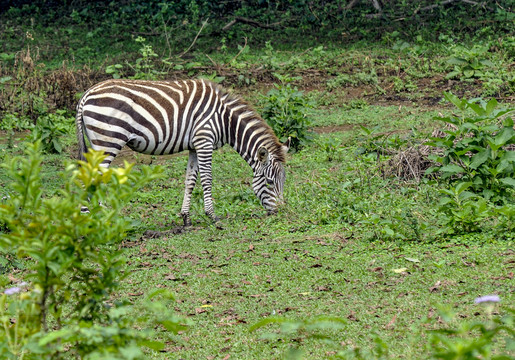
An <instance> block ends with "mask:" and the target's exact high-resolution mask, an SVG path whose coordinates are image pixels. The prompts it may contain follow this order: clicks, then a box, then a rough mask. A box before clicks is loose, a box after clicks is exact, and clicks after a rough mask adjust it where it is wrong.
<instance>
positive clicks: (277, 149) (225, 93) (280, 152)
mask: <svg viewBox="0 0 515 360" xmlns="http://www.w3.org/2000/svg"><path fill="white" fill-rule="evenodd" d="M211 85H212V86H213V88H214V89H215V91H216V92H217V93H218V94H219V96H220V97H221V98H223V97H226V99H225V101H226V102H230V103H233V104H231V107H241V106H243V107H242V108H241V109H239V110H238V111H237V112H238V113H249V114H251V115H250V116H249V117H248V119H252V120H258V121H259V122H260V125H259V126H261V127H263V128H264V129H265V131H264V134H265V135H266V136H267V137H268V139H267V140H268V141H267V142H266V148H267V150H268V152H269V153H270V154H271V155H272V156H273V157H274V158H275V159H276V160H277V161H279V162H281V163H284V162H285V161H286V151H285V150H284V147H283V144H281V142H280V141H279V139H278V138H277V136H276V135H275V133H274V131H273V130H272V128H271V127H270V125H268V123H267V122H266V121H265V120H264V119H263V118H262V117H261V116H260V115H259V114H258V112H257V111H256V110H255V109H254V108H253V107H252V106H251V105H250V104H249V103H248V102H247V101H245V100H244V99H243V98H242V97H240V96H238V95H235V94H233V93H232V92H231V91H229V90H228V89H226V88H224V87H222V86H220V85H219V84H216V83H211Z"/></svg>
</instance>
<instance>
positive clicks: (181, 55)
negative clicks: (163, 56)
mask: <svg viewBox="0 0 515 360" xmlns="http://www.w3.org/2000/svg"><path fill="white" fill-rule="evenodd" d="M208 20H209V18H207V19H206V21H204V22H203V23H202V26H201V27H200V30H199V31H198V33H197V35H196V36H195V39H193V42H192V43H191V45H190V46H189V48H187V49H186V50H184V51H183V52H182V53H181V54H180V55H179V56H178V57H180V58H181V57H183V56H184V55H185V54H186V53H187V52H188V51H190V49H191V48H192V47H193V45H195V43H196V42H197V39H198V37H199V35H200V33H201V32H202V29H204V27H205V26H206V25H207V21H208Z"/></svg>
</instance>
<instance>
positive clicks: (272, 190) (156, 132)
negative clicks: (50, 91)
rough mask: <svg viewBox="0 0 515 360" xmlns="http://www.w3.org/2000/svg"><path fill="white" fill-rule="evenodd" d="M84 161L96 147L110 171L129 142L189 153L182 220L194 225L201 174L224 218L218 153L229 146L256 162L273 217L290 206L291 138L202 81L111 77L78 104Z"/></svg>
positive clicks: (207, 195) (207, 198)
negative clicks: (214, 165) (217, 187)
mask: <svg viewBox="0 0 515 360" xmlns="http://www.w3.org/2000/svg"><path fill="white" fill-rule="evenodd" d="M76 126H77V140H78V144H79V158H80V159H81V160H84V159H85V158H84V153H85V152H87V151H88V148H87V145H86V141H85V138H88V140H89V143H90V146H91V148H92V149H94V150H97V151H103V152H104V154H105V155H106V158H105V160H104V161H103V162H102V164H101V166H103V167H106V168H108V167H109V165H110V164H111V162H112V161H113V159H114V158H115V157H116V155H117V154H118V153H119V152H120V150H121V149H122V148H123V147H124V146H125V145H127V146H128V147H129V148H131V149H132V150H134V151H137V152H139V153H143V154H153V155H166V154H174V153H178V152H181V151H185V150H189V157H188V165H187V170H186V180H185V190H184V199H183V202H182V207H181V212H180V214H181V216H182V219H183V222H184V226H185V227H186V226H191V219H190V204H191V195H192V192H193V189H194V187H195V184H196V182H197V177H198V175H199V174H200V182H201V184H202V189H203V195H204V196H203V197H204V210H205V213H206V214H207V215H208V216H209V217H210V218H211V219H212V220H213V221H214V222H217V221H218V220H219V218H218V217H217V216H216V215H215V212H214V209H213V200H212V197H211V184H212V172H211V162H212V156H213V151H214V150H216V149H218V148H220V147H222V146H224V145H225V144H229V145H230V146H232V147H233V148H234V149H235V150H236V151H237V152H238V153H239V154H240V155H241V157H242V158H243V159H244V160H245V161H246V162H247V163H248V164H249V165H250V167H251V168H252V170H253V173H254V177H253V181H252V187H253V190H254V193H255V194H256V196H257V197H258V199H259V200H260V202H261V204H262V205H263V207H264V208H265V209H266V210H268V213H274V212H275V211H276V209H277V206H278V204H279V203H282V202H283V187H284V183H285V180H286V175H285V169H284V163H285V157H286V153H287V152H288V150H289V147H290V139H288V140H287V141H286V142H285V143H284V144H282V143H281V142H280V141H279V139H278V138H277V136H276V135H275V134H274V132H273V130H272V129H271V127H270V126H269V125H268V124H267V123H266V122H265V121H264V120H263V119H262V118H261V117H260V116H259V115H258V114H257V113H256V112H255V111H254V110H253V109H252V108H251V107H250V106H249V105H248V104H247V103H246V102H245V101H244V100H243V99H242V98H240V97H238V96H235V95H232V94H231V93H230V92H228V91H227V90H225V89H224V88H222V87H221V86H219V85H217V84H215V83H213V82H210V81H207V80H203V79H197V80H180V81H145V80H120V79H117V80H107V81H104V82H101V83H98V84H96V85H94V86H92V87H91V88H90V89H88V90H87V91H86V92H85V93H84V95H83V96H82V97H81V99H80V100H79V103H78V105H77V116H76Z"/></svg>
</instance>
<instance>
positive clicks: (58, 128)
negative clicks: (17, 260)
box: [29, 110, 74, 154]
mask: <svg viewBox="0 0 515 360" xmlns="http://www.w3.org/2000/svg"><path fill="white" fill-rule="evenodd" d="M65 114H66V111H65V110H57V111H56V113H55V114H46V115H43V116H40V117H39V118H38V120H37V122H36V125H35V126H34V128H33V130H32V133H31V135H30V136H29V140H30V142H32V143H33V142H36V141H38V140H40V141H41V144H42V150H43V151H44V152H45V153H49V154H61V153H62V152H63V142H62V138H63V137H64V136H66V135H69V134H71V133H72V127H73V124H74V120H73V118H67V117H66V116H65Z"/></svg>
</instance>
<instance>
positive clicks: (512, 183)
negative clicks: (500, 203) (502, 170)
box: [499, 177, 515, 188]
mask: <svg viewBox="0 0 515 360" xmlns="http://www.w3.org/2000/svg"><path fill="white" fill-rule="evenodd" d="M499 181H500V182H502V183H503V184H504V185H508V186H511V187H512V188H515V179H514V178H512V177H508V178H502V179H499Z"/></svg>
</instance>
